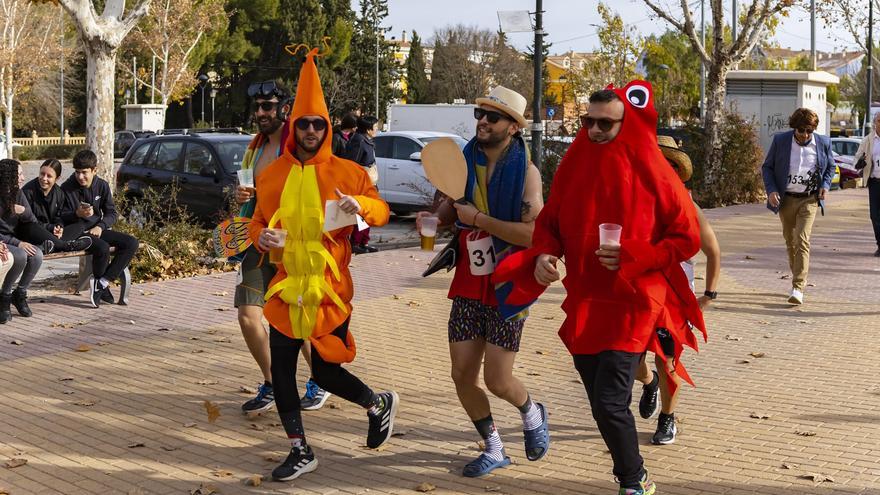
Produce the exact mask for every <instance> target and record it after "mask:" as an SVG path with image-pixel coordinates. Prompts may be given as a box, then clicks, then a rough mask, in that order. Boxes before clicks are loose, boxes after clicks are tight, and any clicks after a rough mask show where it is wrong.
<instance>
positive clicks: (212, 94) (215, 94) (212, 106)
mask: <svg viewBox="0 0 880 495" xmlns="http://www.w3.org/2000/svg"><path fill="white" fill-rule="evenodd" d="M214 98H217V88H211V128H212V129H213V128H214Z"/></svg>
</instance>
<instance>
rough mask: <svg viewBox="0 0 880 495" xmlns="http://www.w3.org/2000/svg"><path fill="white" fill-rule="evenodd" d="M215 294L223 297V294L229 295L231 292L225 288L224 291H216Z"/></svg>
mask: <svg viewBox="0 0 880 495" xmlns="http://www.w3.org/2000/svg"><path fill="white" fill-rule="evenodd" d="M214 295H215V296H221V297H222V296H228V295H229V293H228V292H226V291H225V290H223V291H218V292H214Z"/></svg>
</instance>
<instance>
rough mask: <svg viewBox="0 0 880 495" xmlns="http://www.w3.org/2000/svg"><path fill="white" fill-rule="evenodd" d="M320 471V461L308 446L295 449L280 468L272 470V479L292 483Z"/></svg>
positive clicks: (292, 449) (291, 450)
mask: <svg viewBox="0 0 880 495" xmlns="http://www.w3.org/2000/svg"><path fill="white" fill-rule="evenodd" d="M315 469H318V459H316V458H315V453H314V452H312V448H311V447H309V446H308V445H304V446H302V447H293V448H291V449H290V455H288V456H287V459H285V461H284V462H282V463H281V465H280V466H278V467H277V468H275V469H273V470H272V479H274V480H275V481H291V480H295V479H297V478H299V477H300V476H302V475H304V474H306V473H311V472H312V471H314V470H315Z"/></svg>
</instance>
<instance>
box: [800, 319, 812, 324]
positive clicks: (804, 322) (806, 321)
mask: <svg viewBox="0 0 880 495" xmlns="http://www.w3.org/2000/svg"><path fill="white" fill-rule="evenodd" d="M797 322H798V323H803V324H809V323H813V322H812V321H810V320H798V321H797Z"/></svg>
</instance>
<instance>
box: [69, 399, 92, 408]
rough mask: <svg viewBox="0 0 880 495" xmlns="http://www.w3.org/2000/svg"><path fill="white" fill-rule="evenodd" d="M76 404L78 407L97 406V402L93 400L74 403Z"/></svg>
mask: <svg viewBox="0 0 880 495" xmlns="http://www.w3.org/2000/svg"><path fill="white" fill-rule="evenodd" d="M74 404H75V405H77V406H83V407H91V406H94V405H95V401H93V400H78V401H76V402H74Z"/></svg>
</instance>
